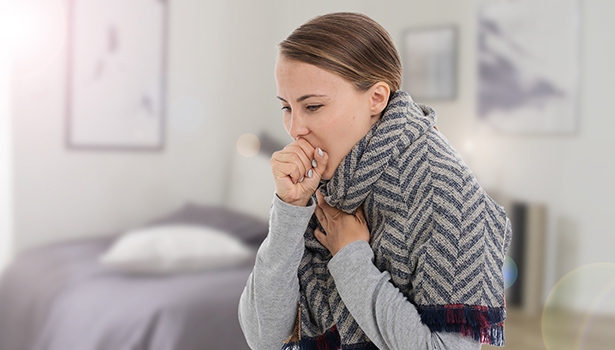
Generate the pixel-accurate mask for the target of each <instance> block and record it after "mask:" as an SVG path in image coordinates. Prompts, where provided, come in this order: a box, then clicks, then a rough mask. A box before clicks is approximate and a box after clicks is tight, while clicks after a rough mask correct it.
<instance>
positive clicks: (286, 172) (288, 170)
mask: <svg viewBox="0 0 615 350" xmlns="http://www.w3.org/2000/svg"><path fill="white" fill-rule="evenodd" d="M271 166H272V170H273V176H274V177H276V178H278V179H283V178H285V177H290V179H291V180H292V182H293V183H297V182H298V181H299V179H301V177H303V171H302V170H301V168H299V165H298V164H297V163H294V162H291V163H289V162H283V161H278V160H273V159H272V161H271Z"/></svg>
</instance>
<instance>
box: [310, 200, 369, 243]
mask: <svg viewBox="0 0 615 350" xmlns="http://www.w3.org/2000/svg"><path fill="white" fill-rule="evenodd" d="M316 197H317V198H318V206H317V207H316V218H317V219H318V221H319V222H320V224H321V225H322V228H323V229H324V230H325V231H326V232H327V234H324V233H323V232H322V231H320V230H319V229H318V228H317V229H316V230H314V236H315V237H316V239H317V240H318V241H319V242H320V243H321V244H322V245H323V246H325V248H327V249H328V250H329V251H330V252H331V255H335V254H337V252H339V251H340V250H341V249H342V248H344V247H345V246H346V245H347V244H349V243H352V242H355V241H360V240H363V241H366V242H368V243H369V238H370V234H369V228H368V227H367V221H366V220H365V214H364V213H363V208H362V207H359V209H357V211H356V213H355V214H354V215H351V214H347V213H345V212H343V211H341V210H339V209H337V208H334V207H332V206H330V205H329V204H327V203H326V202H325V199H324V197H323V195H322V193H320V191H316Z"/></svg>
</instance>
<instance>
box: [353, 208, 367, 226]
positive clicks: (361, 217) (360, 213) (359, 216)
mask: <svg viewBox="0 0 615 350" xmlns="http://www.w3.org/2000/svg"><path fill="white" fill-rule="evenodd" d="M354 215H355V216H356V217H357V219H359V221H360V222H362V223H365V222H367V220H365V213H364V212H363V206H360V207H359V208H358V209H357V211H356V212H355V213H354Z"/></svg>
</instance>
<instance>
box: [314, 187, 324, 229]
mask: <svg viewBox="0 0 615 350" xmlns="http://www.w3.org/2000/svg"><path fill="white" fill-rule="evenodd" d="M316 192H318V191H316ZM314 214H316V219H318V222H320V225H321V226H322V227H324V228H325V229H327V215H326V214H325V212H324V211H323V210H322V208H320V207H319V206H316V209H314Z"/></svg>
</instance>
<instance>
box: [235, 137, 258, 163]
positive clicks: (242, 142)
mask: <svg viewBox="0 0 615 350" xmlns="http://www.w3.org/2000/svg"><path fill="white" fill-rule="evenodd" d="M260 149H261V142H260V140H259V139H258V137H256V135H253V134H243V135H241V136H239V138H238V139H237V152H239V154H240V155H242V156H243V157H246V158H251V157H254V156H255V155H256V154H257V153H258V151H259V150H260Z"/></svg>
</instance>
